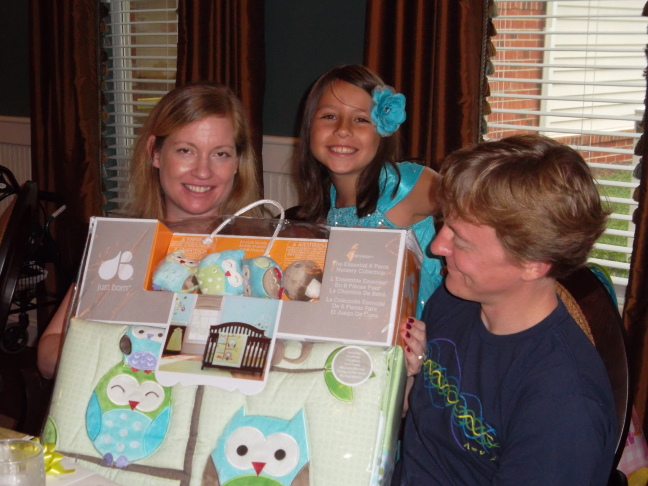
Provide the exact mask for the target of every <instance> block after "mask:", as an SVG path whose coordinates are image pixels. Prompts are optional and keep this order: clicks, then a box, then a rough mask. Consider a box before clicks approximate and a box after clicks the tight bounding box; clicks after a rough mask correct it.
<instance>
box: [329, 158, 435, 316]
mask: <svg viewBox="0 0 648 486" xmlns="http://www.w3.org/2000/svg"><path fill="white" fill-rule="evenodd" d="M423 169H424V167H423V166H422V165H419V164H415V163H413V162H401V163H399V164H398V171H399V172H400V184H398V173H397V172H396V170H395V169H394V168H393V167H392V166H391V164H385V165H383V170H382V171H381V173H380V179H379V182H378V183H379V184H380V188H381V190H380V196H379V197H378V204H377V205H376V210H375V211H374V212H373V213H371V214H369V215H367V216H364V217H362V218H358V213H357V210H356V207H355V206H348V207H344V208H337V207H335V199H336V197H337V192H336V190H335V186H333V184H331V209H330V210H329V212H328V215H327V217H326V223H327V224H329V225H331V226H361V227H365V228H377V227H380V226H383V227H385V228H395V229H411V230H412V231H414V234H415V235H416V239H417V240H418V243H419V245H420V246H421V250H423V263H422V265H421V279H420V280H421V282H420V285H419V295H418V301H417V306H416V317H419V318H420V317H421V314H422V313H423V306H425V302H426V301H427V299H428V298H429V297H430V295H432V292H434V290H435V289H436V288H437V287H438V286H439V284H440V283H441V274H440V271H441V260H440V259H439V258H437V257H435V256H433V255H432V254H431V253H430V248H429V246H430V243H431V242H432V239H433V238H434V236H435V234H436V232H435V230H434V220H433V218H432V216H428V217H427V218H425V219H423V220H421V221H419V222H418V223H414V224H413V225H411V226H405V227H402V226H397V225H395V224H394V223H392V222H391V221H390V220H389V219H387V217H386V216H385V213H387V212H388V211H389V210H390V209H391V208H393V207H394V206H396V205H397V204H398V203H399V202H401V201H402V200H403V199H405V197H406V196H407V195H408V194H409V193H410V192H412V189H413V188H414V186H415V185H416V182H417V181H418V180H419V177H420V176H421V173H422V172H423ZM397 184H398V190H397V191H396V195H395V196H394V197H392V195H393V193H394V188H396V185H397Z"/></svg>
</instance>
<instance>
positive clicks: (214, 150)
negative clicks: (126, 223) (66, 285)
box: [38, 83, 262, 378]
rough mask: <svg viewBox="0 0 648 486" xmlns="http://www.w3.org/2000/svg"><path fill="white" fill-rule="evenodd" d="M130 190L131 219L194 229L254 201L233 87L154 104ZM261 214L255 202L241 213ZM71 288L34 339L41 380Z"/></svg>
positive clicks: (193, 91)
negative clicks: (252, 206)
mask: <svg viewBox="0 0 648 486" xmlns="http://www.w3.org/2000/svg"><path fill="white" fill-rule="evenodd" d="M130 194H131V196H130V201H129V203H128V206H127V215H128V216H129V217H133V218H147V219H160V220H164V221H165V222H167V223H174V222H175V223H180V224H182V225H183V227H185V228H191V229H192V231H193V232H201V231H202V229H203V228H205V227H206V224H207V225H208V224H209V222H210V221H211V220H212V219H213V218H215V217H217V216H220V215H225V214H233V213H235V212H236V211H237V210H239V209H241V208H243V207H245V206H246V205H248V204H250V203H252V202H254V201H256V200H258V199H260V197H261V195H260V191H259V184H258V181H257V176H256V166H255V156H254V150H253V148H252V144H251V140H250V128H249V126H248V122H247V118H246V116H245V111H244V108H243V105H242V103H241V101H240V100H239V99H238V98H237V97H236V95H235V94H234V92H233V91H232V90H231V89H229V88H228V87H226V86H223V85H220V84H210V83H195V84H187V85H184V86H180V87H178V88H175V89H174V90H172V91H170V92H169V93H167V94H166V95H165V96H164V97H163V98H162V99H161V100H160V101H159V102H158V104H157V105H156V106H155V107H154V108H153V110H152V111H151V114H150V115H149V117H148V119H147V121H146V123H145V124H144V127H143V128H142V132H141V134H140V136H139V138H138V140H137V142H136V143H135V147H134V151H133V158H132V162H131V176H130ZM261 215H262V213H261V210H260V209H259V208H253V209H251V210H250V211H248V212H247V213H246V216H261ZM178 227H179V226H178V224H176V226H175V228H176V229H177V228H178ZM72 294H73V287H70V290H69V291H68V293H67V294H66V296H65V297H64V299H63V301H62V303H61V305H60V306H59V308H58V310H57V311H56V313H55V314H54V317H53V318H52V320H51V321H50V323H49V325H48V326H47V329H46V330H45V332H44V333H43V335H42V336H41V338H40V341H39V343H38V368H39V370H40V372H41V373H42V375H43V376H45V377H46V378H51V377H52V376H53V375H54V371H55V369H56V365H57V363H58V359H59V351H60V349H61V346H62V341H63V329H64V326H65V321H66V317H67V314H68V311H69V308H70V303H71V301H72Z"/></svg>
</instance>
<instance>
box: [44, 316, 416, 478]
mask: <svg viewBox="0 0 648 486" xmlns="http://www.w3.org/2000/svg"><path fill="white" fill-rule="evenodd" d="M155 339H156V336H152V340H153V341H155ZM150 340H151V339H147V338H142V336H138V335H137V333H134V332H133V327H132V326H126V325H115V324H112V323H103V322H95V321H88V320H83V319H78V318H73V319H71V321H70V324H69V327H68V331H67V335H66V340H65V345H64V348H63V352H62V356H61V361H60V365H59V370H58V374H57V379H56V384H55V390H54V394H53V397H54V398H53V400H52V403H51V406H50V414H49V418H48V421H47V425H46V427H45V430H44V433H43V440H45V441H46V442H52V443H55V444H56V449H57V451H60V452H61V453H63V454H64V455H65V456H68V457H74V458H77V459H78V461H79V463H80V464H81V465H82V466H84V467H86V468H88V469H93V470H96V471H97V472H98V473H99V474H101V475H103V476H105V477H107V478H108V479H110V480H112V481H114V482H116V483H118V484H124V485H155V486H158V485H183V486H199V485H221V486H225V485H227V486H241V485H310V486H320V485H321V486H325V485H338V486H343V485H349V486H358V485H379V484H388V480H389V477H390V474H391V467H392V466H393V464H392V461H393V458H394V457H395V444H396V436H397V432H398V426H399V422H400V416H401V406H402V402H403V387H404V381H405V371H404V365H403V363H404V362H403V357H402V351H401V348H400V347H398V346H393V347H384V346H357V345H344V344H340V343H326V342H318V343H308V342H297V341H283V340H279V341H278V342H277V344H276V346H275V348H274V357H273V358H272V364H271V368H270V371H269V373H268V377H267V382H266V385H265V387H264V389H263V391H261V392H260V393H258V394H255V395H245V394H243V393H240V392H239V391H236V390H234V391H227V390H224V389H221V388H219V387H213V386H203V385H197V386H183V385H180V384H176V385H173V386H165V385H164V384H161V383H159V382H158V380H157V378H156V372H155V371H154V370H151V369H147V360H146V359H145V357H146V354H147V347H146V346H145V345H143V344H140V343H138V342H137V341H150ZM158 341H159V340H158ZM125 342H128V343H129V344H128V345H125ZM135 355H137V356H138V358H137V359H135V358H134V356H135Z"/></svg>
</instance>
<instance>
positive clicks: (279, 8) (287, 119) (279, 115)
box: [263, 0, 365, 136]
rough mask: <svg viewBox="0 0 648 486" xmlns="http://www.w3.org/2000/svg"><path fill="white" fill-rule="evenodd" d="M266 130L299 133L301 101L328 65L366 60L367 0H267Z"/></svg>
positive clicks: (264, 122) (278, 132) (290, 134)
mask: <svg viewBox="0 0 648 486" xmlns="http://www.w3.org/2000/svg"><path fill="white" fill-rule="evenodd" d="M265 18H266V23H265V28H266V90H265V98H264V108H263V133H264V134H265V135H280V136H296V124H297V117H298V112H299V104H300V102H301V101H302V99H303V98H304V97H305V96H306V93H307V91H308V88H309V87H310V85H311V84H312V83H313V82H314V81H315V80H316V79H317V78H318V77H319V76H320V75H321V74H324V72H326V71H328V70H329V69H330V68H332V67H334V66H336V65H338V64H344V63H362V56H363V46H364V23H365V0H265Z"/></svg>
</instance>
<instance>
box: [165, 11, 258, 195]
mask: <svg viewBox="0 0 648 486" xmlns="http://www.w3.org/2000/svg"><path fill="white" fill-rule="evenodd" d="M263 5H264V2H261V1H257V0H211V1H204V0H179V2H178V73H177V80H176V84H177V85H178V86H181V85H183V84H185V83H188V82H191V81H216V82H219V83H223V84H225V85H227V86H229V87H230V88H231V89H232V90H234V92H235V93H236V94H237V95H238V97H239V98H240V99H241V101H242V102H243V104H244V105H245V107H246V108H247V110H248V115H249V118H250V124H251V127H252V139H253V143H254V149H255V152H256V154H257V160H258V164H257V173H258V177H259V182H260V183H261V184H262V183H263V163H262V161H261V148H262V146H263V116H262V115H263V93H264V90H265V49H264V42H265V40H264V32H265V28H264V9H263Z"/></svg>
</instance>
